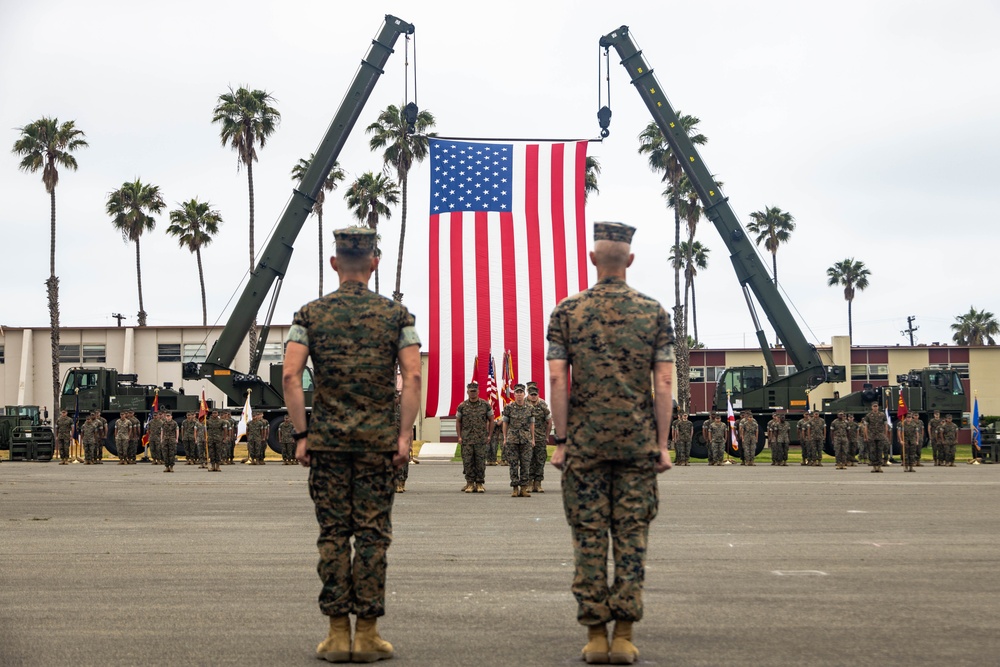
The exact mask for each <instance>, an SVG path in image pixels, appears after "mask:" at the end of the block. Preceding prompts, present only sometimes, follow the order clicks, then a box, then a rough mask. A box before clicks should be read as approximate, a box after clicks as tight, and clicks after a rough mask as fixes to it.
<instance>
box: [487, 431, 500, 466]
mask: <svg viewBox="0 0 1000 667" xmlns="http://www.w3.org/2000/svg"><path fill="white" fill-rule="evenodd" d="M499 429H500V427H499V426H497V427H495V428H494V429H493V430H494V431H498V430H499ZM500 442H501V440H500V438H498V437H494V438H490V442H489V444H488V445H487V446H486V462H487V463H496V462H497V450H498V449H500Z"/></svg>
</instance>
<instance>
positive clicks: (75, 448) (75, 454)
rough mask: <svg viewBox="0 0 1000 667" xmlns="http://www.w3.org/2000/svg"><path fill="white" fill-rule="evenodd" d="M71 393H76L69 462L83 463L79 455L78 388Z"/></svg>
mask: <svg viewBox="0 0 1000 667" xmlns="http://www.w3.org/2000/svg"><path fill="white" fill-rule="evenodd" d="M73 393H75V394H76V411H75V412H74V414H73V439H72V443H71V444H70V448H71V449H72V451H70V453H69V458H70V463H83V458H82V457H81V456H80V453H81V452H80V449H81V448H82V445H81V442H82V441H81V440H80V388H79V387H77V388H76V389H74V390H73Z"/></svg>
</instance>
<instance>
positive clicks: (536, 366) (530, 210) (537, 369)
mask: <svg viewBox="0 0 1000 667" xmlns="http://www.w3.org/2000/svg"><path fill="white" fill-rule="evenodd" d="M538 153H539V150H538V145H537V144H532V145H529V146H527V147H526V148H525V161H524V171H525V174H524V190H525V192H524V216H525V222H526V226H527V235H526V236H527V241H528V285H530V286H531V289H530V291H529V292H528V295H529V296H528V338H529V340H531V341H532V342H534V341H543V340H545V328H544V325H543V324H542V310H543V305H542V290H543V289H544V284H543V283H542V240H541V232H540V230H539V228H538V225H539V222H538V185H539V184H538V178H539V174H538V158H539V156H538ZM538 347H539V346H537V345H532V351H531V359H530V368H531V378H542V377H544V373H545V367H544V366H543V363H544V355H543V354H542V350H541V349H537V348H538ZM511 349H516V348H511ZM514 363H515V364H516V363H517V357H514ZM531 378H528V379H529V380H530V379H531Z"/></svg>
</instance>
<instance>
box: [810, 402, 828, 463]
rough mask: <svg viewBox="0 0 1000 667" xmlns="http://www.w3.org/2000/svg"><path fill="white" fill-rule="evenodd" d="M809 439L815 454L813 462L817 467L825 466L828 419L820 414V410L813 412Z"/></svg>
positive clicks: (813, 454) (812, 451)
mask: <svg viewBox="0 0 1000 667" xmlns="http://www.w3.org/2000/svg"><path fill="white" fill-rule="evenodd" d="M809 439H810V441H811V442H810V445H809V449H810V450H811V453H812V456H813V462H812V464H813V465H814V466H817V467H820V468H821V467H823V447H824V446H825V445H826V421H825V420H824V419H823V417H821V416H820V414H819V413H818V412H813V413H812V419H811V420H810V421H809Z"/></svg>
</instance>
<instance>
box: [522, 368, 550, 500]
mask: <svg viewBox="0 0 1000 667" xmlns="http://www.w3.org/2000/svg"><path fill="white" fill-rule="evenodd" d="M527 403H528V406H529V407H530V408H531V411H532V413H533V416H534V418H535V446H534V447H532V449H531V472H530V473H528V478H529V479H531V490H532V491H535V492H537V493H545V490H544V489H542V480H544V479H545V462H546V461H547V460H548V454H549V450H548V447H547V446H546V445H548V444H549V434H550V433H551V432H552V411H551V410H549V406H548V404H547V403H546V402H545V401H543V400H542V399H540V398H539V397H538V384H537V383H535V382H529V383H528V399H527Z"/></svg>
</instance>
